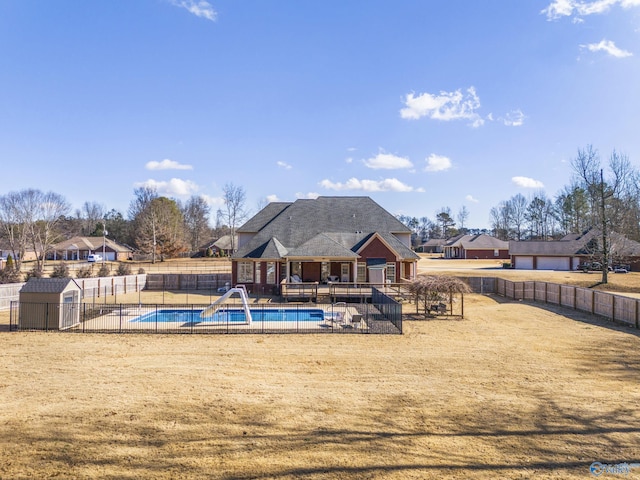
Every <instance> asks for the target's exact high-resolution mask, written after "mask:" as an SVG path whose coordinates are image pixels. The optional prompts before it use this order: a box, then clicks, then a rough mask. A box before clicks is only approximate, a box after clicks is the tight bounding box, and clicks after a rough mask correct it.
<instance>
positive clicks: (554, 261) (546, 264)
mask: <svg viewBox="0 0 640 480" xmlns="http://www.w3.org/2000/svg"><path fill="white" fill-rule="evenodd" d="M537 267H538V270H569V257H538V261H537Z"/></svg>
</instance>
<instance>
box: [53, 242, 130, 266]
mask: <svg viewBox="0 0 640 480" xmlns="http://www.w3.org/2000/svg"><path fill="white" fill-rule="evenodd" d="M92 253H99V254H100V255H102V257H103V258H104V259H105V260H109V261H121V260H130V259H131V255H132V254H133V251H132V250H131V249H130V248H129V247H127V246H125V245H121V244H119V243H117V242H116V241H115V240H111V239H110V238H106V237H73V238H70V239H69V240H64V241H62V242H59V243H56V244H55V245H54V246H53V247H52V251H51V252H50V253H49V255H48V258H49V259H50V260H86V259H87V257H88V256H89V255H91V254H92ZM103 253H104V254H103Z"/></svg>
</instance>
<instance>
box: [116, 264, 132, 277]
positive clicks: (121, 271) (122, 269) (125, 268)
mask: <svg viewBox="0 0 640 480" xmlns="http://www.w3.org/2000/svg"><path fill="white" fill-rule="evenodd" d="M116 275H120V276H122V275H131V265H129V264H128V263H119V264H118V270H116Z"/></svg>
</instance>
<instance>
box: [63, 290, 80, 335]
mask: <svg viewBox="0 0 640 480" xmlns="http://www.w3.org/2000/svg"><path fill="white" fill-rule="evenodd" d="M77 295H78V294H77V292H68V293H65V294H64V297H63V299H62V302H63V303H62V305H61V308H62V315H61V318H60V329H63V328H69V327H71V326H73V325H75V324H76V323H78V321H77V320H76V318H77V317H78V314H79V313H80V312H79V310H78V303H77V302H76V301H75V300H76V297H77Z"/></svg>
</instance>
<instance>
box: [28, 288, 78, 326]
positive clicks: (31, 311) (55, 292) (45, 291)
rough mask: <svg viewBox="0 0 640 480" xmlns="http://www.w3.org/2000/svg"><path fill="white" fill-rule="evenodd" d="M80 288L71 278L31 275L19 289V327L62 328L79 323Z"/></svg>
mask: <svg viewBox="0 0 640 480" xmlns="http://www.w3.org/2000/svg"><path fill="white" fill-rule="evenodd" d="M81 297H82V289H81V288H80V286H79V285H78V284H77V283H76V282H75V280H73V279H71V278H30V279H29V281H28V282H27V283H26V284H25V285H24V286H23V287H22V288H21V289H20V320H19V325H20V329H23V330H64V329H67V328H70V327H73V326H74V325H78V324H79V323H80V299H81Z"/></svg>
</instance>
